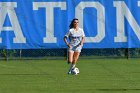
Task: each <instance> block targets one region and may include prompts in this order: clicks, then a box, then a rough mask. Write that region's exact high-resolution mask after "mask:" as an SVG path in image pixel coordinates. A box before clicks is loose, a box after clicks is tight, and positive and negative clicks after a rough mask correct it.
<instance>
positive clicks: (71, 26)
mask: <svg viewBox="0 0 140 93" xmlns="http://www.w3.org/2000/svg"><path fill="white" fill-rule="evenodd" d="M75 20H78V19H77V18H74V19H73V20H72V21H71V23H70V25H69V28H70V29H71V28H73V23H74V21H75Z"/></svg>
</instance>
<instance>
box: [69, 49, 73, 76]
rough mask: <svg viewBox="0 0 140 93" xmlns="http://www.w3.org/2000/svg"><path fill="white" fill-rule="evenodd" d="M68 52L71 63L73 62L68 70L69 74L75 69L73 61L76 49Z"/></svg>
mask: <svg viewBox="0 0 140 93" xmlns="http://www.w3.org/2000/svg"><path fill="white" fill-rule="evenodd" d="M68 54H69V58H68V60H69V63H71V64H70V68H69V70H68V74H71V70H72V69H73V65H72V62H73V54H74V51H69V53H68Z"/></svg>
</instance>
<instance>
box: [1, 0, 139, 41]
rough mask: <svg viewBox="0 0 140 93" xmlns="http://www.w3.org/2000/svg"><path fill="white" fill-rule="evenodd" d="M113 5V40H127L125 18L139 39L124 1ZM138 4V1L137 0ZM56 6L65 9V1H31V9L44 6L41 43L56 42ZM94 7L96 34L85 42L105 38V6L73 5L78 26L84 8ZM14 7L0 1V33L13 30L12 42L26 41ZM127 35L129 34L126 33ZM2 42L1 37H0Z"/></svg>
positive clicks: (137, 30)
mask: <svg viewBox="0 0 140 93" xmlns="http://www.w3.org/2000/svg"><path fill="white" fill-rule="evenodd" d="M113 6H114V7H115V8H116V29H117V32H116V37H114V42H128V40H127V38H128V37H127V36H126V35H125V19H126V20H127V21H128V23H129V24H130V26H131V27H132V29H133V31H134V33H135V35H136V36H137V38H138V39H139V40H140V26H139V25H138V23H137V20H135V18H134V16H133V15H132V13H131V11H130V10H129V8H128V7H127V5H126V4H125V2H124V1H113ZM138 6H140V1H138ZM55 7H58V8H60V9H61V10H66V2H33V10H39V8H45V13H46V34H45V37H44V38H43V43H57V37H55V36H54V24H55V23H54V8H55ZM88 7H90V8H94V9H96V10H97V35H96V36H94V37H92V36H91V37H85V42H86V43H92V42H97V43H99V42H101V41H102V40H103V39H104V38H105V7H104V6H103V5H102V4H101V3H100V2H97V1H93V2H80V3H79V4H78V5H77V6H76V7H75V17H76V18H78V19H79V20H80V23H79V26H80V27H82V28H83V18H84V17H83V15H84V9H86V8H88ZM15 8H17V3H16V2H0V34H1V33H2V32H4V31H13V32H14V34H15V37H14V38H13V43H26V38H25V37H24V36H23V33H22V30H21V27H20V24H19V21H18V17H17V15H16V11H15ZM6 16H8V17H9V19H10V23H11V26H4V22H5V20H6ZM128 35H129V34H128ZM0 43H2V37H0Z"/></svg>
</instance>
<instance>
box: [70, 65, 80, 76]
mask: <svg viewBox="0 0 140 93" xmlns="http://www.w3.org/2000/svg"><path fill="white" fill-rule="evenodd" d="M71 73H72V74H73V75H77V74H79V73H80V71H79V69H78V68H77V67H75V68H74V69H72V71H71Z"/></svg>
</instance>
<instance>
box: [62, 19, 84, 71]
mask: <svg viewBox="0 0 140 93" xmlns="http://www.w3.org/2000/svg"><path fill="white" fill-rule="evenodd" d="M78 22H79V21H78V19H77V18H74V19H73V20H72V22H71V24H70V26H69V28H70V29H69V31H68V32H67V33H66V35H65V36H64V42H65V43H66V45H67V46H68V64H70V68H69V71H68V74H71V70H72V69H74V68H75V65H76V62H77V60H78V58H79V55H80V52H81V49H82V46H83V43H84V37H85V34H84V31H83V29H82V28H79V27H78ZM67 38H69V42H68V40H67Z"/></svg>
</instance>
